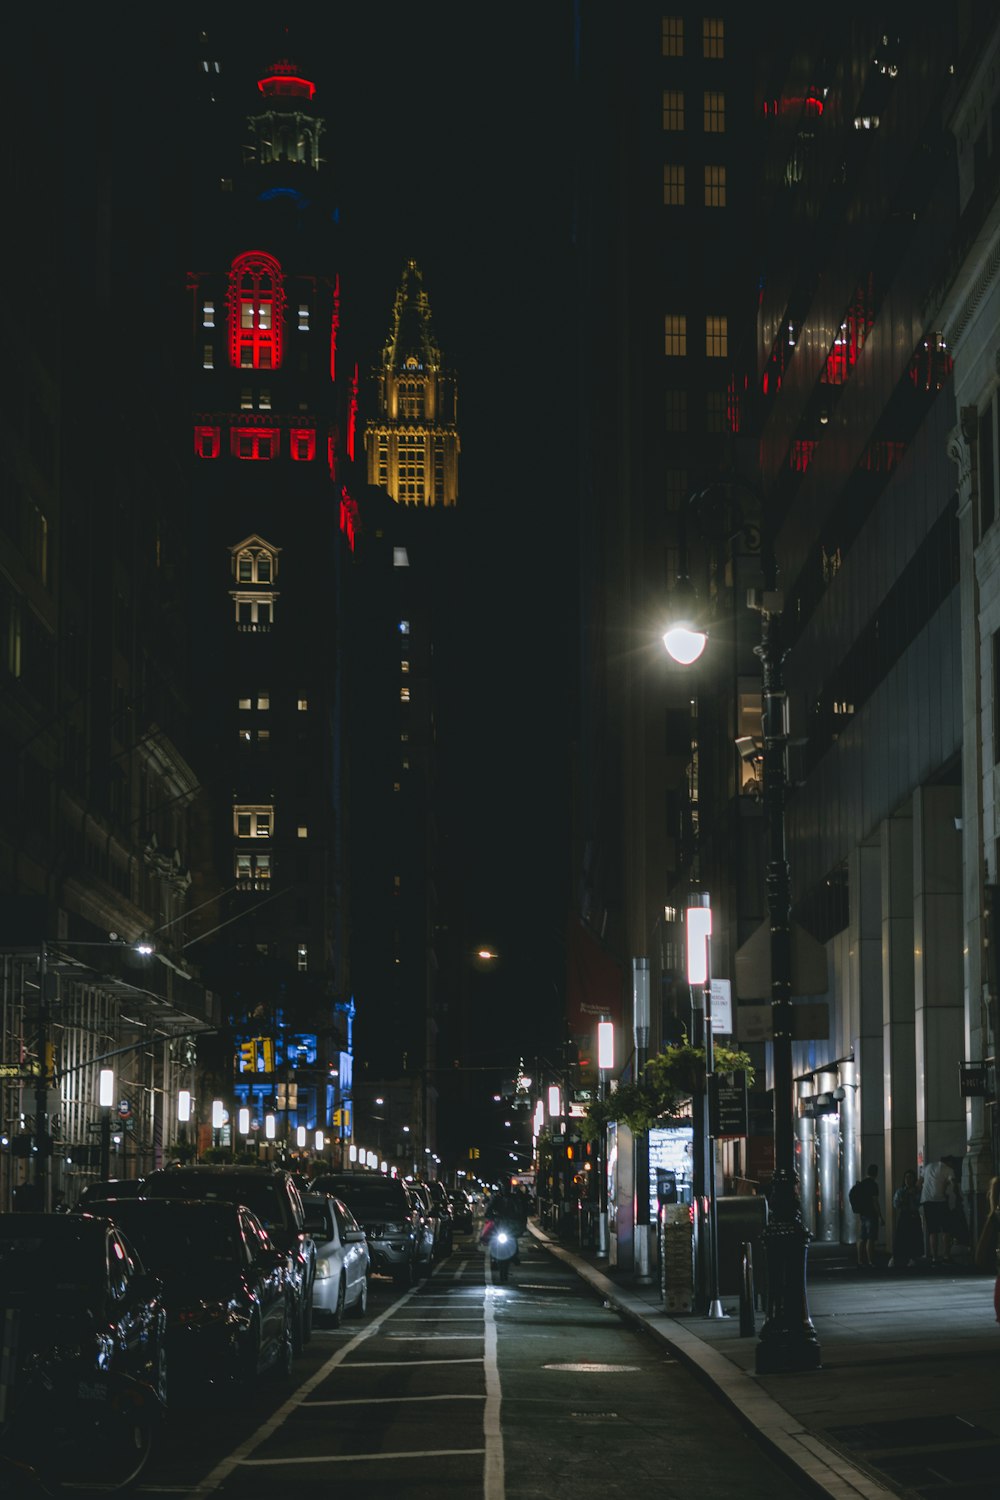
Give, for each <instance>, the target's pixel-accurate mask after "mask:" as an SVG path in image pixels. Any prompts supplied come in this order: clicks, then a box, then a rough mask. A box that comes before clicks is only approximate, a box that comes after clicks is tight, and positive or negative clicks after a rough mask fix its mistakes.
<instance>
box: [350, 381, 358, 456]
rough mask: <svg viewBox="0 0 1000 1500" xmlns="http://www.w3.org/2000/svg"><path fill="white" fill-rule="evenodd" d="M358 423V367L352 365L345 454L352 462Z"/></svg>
mask: <svg viewBox="0 0 1000 1500" xmlns="http://www.w3.org/2000/svg"><path fill="white" fill-rule="evenodd" d="M357 425H358V367H357V365H355V366H354V377H353V379H352V380H351V404H350V406H349V408H348V412H347V456H348V458H349V459H350V461H351V463H353V462H354V435H355V432H356V430H357Z"/></svg>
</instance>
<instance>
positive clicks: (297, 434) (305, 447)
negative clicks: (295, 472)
mask: <svg viewBox="0 0 1000 1500" xmlns="http://www.w3.org/2000/svg"><path fill="white" fill-rule="evenodd" d="M288 442H289V445H290V447H291V452H292V457H293V458H294V459H296V460H297V461H298V462H299V463H310V462H311V461H312V460H313V459H314V458H315V457H316V430H315V428H313V427H293V428H292V429H291V431H290V432H289V434H288Z"/></svg>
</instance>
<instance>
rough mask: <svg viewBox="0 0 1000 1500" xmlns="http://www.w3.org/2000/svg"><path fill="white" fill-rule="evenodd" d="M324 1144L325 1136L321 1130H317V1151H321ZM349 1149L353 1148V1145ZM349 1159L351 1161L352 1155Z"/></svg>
mask: <svg viewBox="0 0 1000 1500" xmlns="http://www.w3.org/2000/svg"><path fill="white" fill-rule="evenodd" d="M325 1145H326V1136H325V1135H324V1134H323V1132H322V1130H317V1132H316V1150H317V1151H322V1150H323V1148H324V1146H325ZM351 1150H352V1151H353V1150H354V1147H353V1146H352V1147H351ZM351 1160H352V1161H353V1160H354V1157H353V1156H352V1157H351Z"/></svg>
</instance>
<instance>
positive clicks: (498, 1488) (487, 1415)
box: [483, 1267, 505, 1500]
mask: <svg viewBox="0 0 1000 1500" xmlns="http://www.w3.org/2000/svg"><path fill="white" fill-rule="evenodd" d="M487 1276H489V1267H487ZM493 1305H494V1304H493V1298H492V1297H490V1296H489V1295H486V1296H484V1297H483V1318H484V1321H485V1324H486V1344H485V1347H484V1349H483V1373H484V1374H485V1376H486V1405H485V1406H484V1408H483V1436H484V1438H485V1439H486V1458H485V1461H484V1463H483V1500H504V1493H505V1491H504V1467H503V1433H502V1431H501V1428H500V1402H501V1399H502V1393H501V1390H500V1370H499V1367H498V1365H497V1325H496V1319H495V1317H494V1316H493Z"/></svg>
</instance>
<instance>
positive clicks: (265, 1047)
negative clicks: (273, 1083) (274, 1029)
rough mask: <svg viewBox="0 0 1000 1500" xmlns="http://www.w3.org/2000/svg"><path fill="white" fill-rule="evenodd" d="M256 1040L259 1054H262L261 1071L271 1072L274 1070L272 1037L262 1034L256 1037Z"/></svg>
mask: <svg viewBox="0 0 1000 1500" xmlns="http://www.w3.org/2000/svg"><path fill="white" fill-rule="evenodd" d="M257 1040H258V1041H259V1043H260V1050H261V1055H262V1056H263V1059H264V1067H263V1069H262V1072H264V1073H273V1072H274V1037H273V1036H262V1037H258V1038H257Z"/></svg>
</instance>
